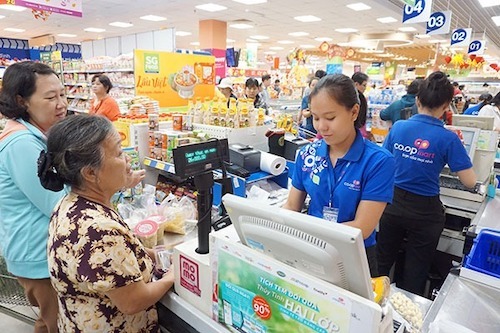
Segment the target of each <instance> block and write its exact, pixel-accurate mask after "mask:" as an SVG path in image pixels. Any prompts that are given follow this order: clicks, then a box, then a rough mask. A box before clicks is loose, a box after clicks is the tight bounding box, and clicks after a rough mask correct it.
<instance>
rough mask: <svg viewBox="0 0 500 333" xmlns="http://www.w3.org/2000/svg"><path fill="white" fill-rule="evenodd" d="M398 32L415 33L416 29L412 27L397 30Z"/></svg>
mask: <svg viewBox="0 0 500 333" xmlns="http://www.w3.org/2000/svg"><path fill="white" fill-rule="evenodd" d="M398 30H399V31H403V32H410V31H417V29H415V28H414V27H401V28H398Z"/></svg>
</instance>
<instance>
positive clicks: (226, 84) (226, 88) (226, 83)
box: [217, 77, 238, 108]
mask: <svg viewBox="0 0 500 333" xmlns="http://www.w3.org/2000/svg"><path fill="white" fill-rule="evenodd" d="M217 88H218V89H219V91H220V92H221V93H222V94H223V95H224V97H225V98H226V99H227V107H228V108H229V99H230V98H234V99H236V100H237V99H238V97H236V95H235V94H234V92H233V83H232V81H231V78H228V77H225V78H223V79H222V80H220V83H219V85H218V86H217Z"/></svg>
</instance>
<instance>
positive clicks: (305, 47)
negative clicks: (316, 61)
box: [300, 44, 316, 49]
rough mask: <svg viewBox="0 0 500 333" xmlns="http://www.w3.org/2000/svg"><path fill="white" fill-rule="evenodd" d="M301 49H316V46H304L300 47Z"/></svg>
mask: <svg viewBox="0 0 500 333" xmlns="http://www.w3.org/2000/svg"><path fill="white" fill-rule="evenodd" d="M300 47H301V48H303V49H314V48H315V47H316V45H312V44H303V45H300Z"/></svg>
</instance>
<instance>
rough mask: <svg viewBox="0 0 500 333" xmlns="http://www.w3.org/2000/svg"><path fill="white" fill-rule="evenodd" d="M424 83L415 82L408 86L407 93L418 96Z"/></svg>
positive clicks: (420, 80) (420, 81) (419, 80)
mask: <svg viewBox="0 0 500 333" xmlns="http://www.w3.org/2000/svg"><path fill="white" fill-rule="evenodd" d="M423 81H424V80H422V79H415V80H413V81H412V82H411V83H410V85H409V86H408V89H406V92H407V93H408V94H410V95H416V94H418V91H419V90H420V85H421V84H422V82H423Z"/></svg>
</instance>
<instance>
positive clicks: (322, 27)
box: [0, 0, 500, 57]
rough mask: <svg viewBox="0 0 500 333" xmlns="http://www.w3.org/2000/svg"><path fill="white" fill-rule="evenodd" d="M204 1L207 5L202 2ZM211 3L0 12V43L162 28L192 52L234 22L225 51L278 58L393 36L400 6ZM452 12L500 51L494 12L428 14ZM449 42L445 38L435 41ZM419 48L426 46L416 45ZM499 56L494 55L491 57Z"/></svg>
mask: <svg viewBox="0 0 500 333" xmlns="http://www.w3.org/2000/svg"><path fill="white" fill-rule="evenodd" d="M208 1H210V0H207V1H206V2H208ZM211 1H212V2H213V3H216V4H219V5H223V6H225V7H227V8H228V9H227V10H224V11H220V12H213V13H211V12H206V11H202V10H199V9H196V8H195V6H196V5H200V4H204V3H206V2H205V1H202V0H168V1H166V0H142V1H125V0H83V4H82V6H83V18H75V17H70V16H66V15H61V14H52V15H51V16H49V18H48V19H47V20H46V21H42V20H39V19H38V20H37V19H35V18H34V17H33V14H32V13H31V10H29V9H28V10H26V11H24V12H19V13H17V12H11V11H7V10H4V9H0V15H3V16H5V18H2V19H0V37H8V38H20V39H30V38H33V37H37V36H40V35H45V34H53V35H57V34H59V33H68V34H76V35H77V36H78V37H76V38H63V37H57V36H56V40H57V41H58V42H62V43H79V42H82V41H85V40H92V39H98V38H106V37H114V36H122V35H129V34H132V33H138V32H146V31H151V30H158V29H163V28H172V27H175V28H176V30H177V31H179V30H180V31H188V32H191V33H192V35H191V36H186V37H180V36H178V37H177V39H176V47H177V48H187V49H193V48H196V46H192V45H190V43H191V42H196V41H198V29H199V28H198V22H199V21H200V20H205V19H216V20H221V21H227V22H228V24H230V23H231V22H233V21H237V20H248V21H249V22H248V23H249V24H252V25H253V26H254V28H253V29H250V30H238V29H234V28H230V27H228V29H227V38H230V39H234V40H236V42H235V43H228V47H230V46H235V47H237V48H240V47H244V46H245V43H246V39H247V38H249V37H250V36H253V35H265V36H269V37H270V39H268V40H264V41H260V43H261V46H260V51H262V52H259V53H260V54H263V53H264V52H266V51H269V47H273V46H282V47H284V50H283V51H278V52H281V53H279V54H278V55H280V56H283V55H285V54H286V53H287V52H288V50H290V49H292V48H294V47H300V46H301V45H304V44H312V45H319V44H320V42H318V41H315V40H314V38H316V37H330V38H333V42H332V43H339V42H346V41H347V38H348V36H349V34H343V33H339V32H336V31H335V30H334V29H338V28H355V29H358V30H359V32H358V33H385V32H398V30H397V29H398V28H400V27H402V26H403V25H402V24H401V23H400V21H401V16H402V7H403V2H402V1H401V0H335V1H332V0H330V1H327V0H301V1H296V0H292V1H288V0H268V2H267V3H264V4H258V5H252V6H249V5H244V4H241V3H238V2H235V1H232V0H211ZM361 1H362V2H363V3H365V4H367V5H369V6H370V7H371V9H370V10H366V11H358V12H356V11H353V10H351V9H349V8H347V7H346V5H347V4H351V3H354V2H361ZM446 8H451V9H452V10H453V20H452V29H454V28H457V27H464V25H466V26H469V21H470V26H471V27H472V28H473V30H474V31H476V32H480V33H481V35H482V34H483V32H485V35H486V37H487V39H488V40H489V42H491V43H490V48H489V52H490V53H491V52H493V53H498V50H500V27H497V26H496V25H495V24H493V22H492V20H491V18H490V17H491V16H494V15H500V6H495V7H489V8H482V7H480V6H479V5H478V2H477V0H451V1H450V0H434V7H433V9H439V10H443V9H446ZM149 14H154V15H161V16H164V17H166V18H167V20H166V21H163V22H151V21H144V20H141V19H139V17H140V16H143V15H149ZM299 15H314V16H317V17H319V18H321V19H322V20H321V21H319V22H313V23H301V22H299V21H296V20H294V17H295V16H299ZM386 16H392V17H394V18H396V19H397V20H398V22H396V23H388V24H382V23H379V22H378V21H377V20H376V19H377V18H380V17H386ZM114 21H122V22H129V23H132V24H133V25H134V26H133V27H132V28H117V27H113V26H110V25H109V23H111V22H114ZM412 26H413V27H415V28H416V29H417V31H416V32H414V34H416V33H425V24H414V25H412ZM6 27H10V28H22V29H25V30H26V31H25V32H23V33H12V32H7V31H4V30H3V29H4V28H6ZM88 27H95V28H104V29H106V32H104V33H90V32H85V31H83V29H84V28H88ZM297 31H304V32H308V33H309V35H308V36H305V37H292V36H289V35H288V33H290V32H297ZM441 38H445V39H449V36H441ZM280 40H291V41H293V44H289V45H282V44H278V43H277V42H278V41H280ZM419 43H426V42H422V41H420V42H419ZM493 55H494V56H497V57H498V56H499V54H493Z"/></svg>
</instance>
